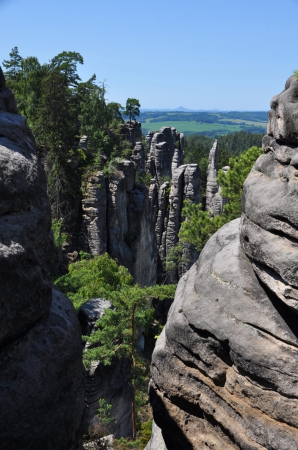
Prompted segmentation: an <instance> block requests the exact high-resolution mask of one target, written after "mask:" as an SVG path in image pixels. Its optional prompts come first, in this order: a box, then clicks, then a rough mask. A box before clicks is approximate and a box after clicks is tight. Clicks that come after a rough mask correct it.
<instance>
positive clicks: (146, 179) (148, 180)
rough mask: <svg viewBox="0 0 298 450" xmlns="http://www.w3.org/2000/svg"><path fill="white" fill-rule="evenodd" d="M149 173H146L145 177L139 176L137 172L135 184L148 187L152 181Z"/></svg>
mask: <svg viewBox="0 0 298 450" xmlns="http://www.w3.org/2000/svg"><path fill="white" fill-rule="evenodd" d="M152 178H153V177H152V175H151V173H146V175H141V174H140V173H139V172H138V171H137V172H136V183H142V184H145V186H149V185H150V183H151V180H152Z"/></svg>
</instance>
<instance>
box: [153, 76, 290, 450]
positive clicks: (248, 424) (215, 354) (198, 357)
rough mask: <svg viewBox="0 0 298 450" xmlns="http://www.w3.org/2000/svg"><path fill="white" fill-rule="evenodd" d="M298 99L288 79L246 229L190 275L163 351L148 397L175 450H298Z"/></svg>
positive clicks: (214, 242)
mask: <svg viewBox="0 0 298 450" xmlns="http://www.w3.org/2000/svg"><path fill="white" fill-rule="evenodd" d="M297 95H298V82H297V80H296V79H295V77H291V78H290V79H289V80H288V81H287V84H286V89H285V91H283V92H282V94H280V95H279V96H276V97H274V98H273V100H272V103H271V107H272V110H271V111H270V113H269V125H268V135H267V136H265V138H264V140H263V150H264V154H263V155H262V156H261V157H260V158H259V159H258V160H257V162H256V163H255V165H254V167H253V169H252V171H251V173H250V175H249V176H248V178H247V180H246V182H245V185H244V195H243V215H242V218H241V221H240V219H237V220H234V221H233V222H230V223H229V224H226V225H225V226H224V227H222V228H221V229H220V230H219V231H218V232H217V233H216V234H215V235H213V236H212V238H211V239H210V240H209V241H208V243H207V244H206V246H205V248H204V249H203V251H202V253H201V255H200V258H199V260H198V262H197V263H196V264H194V265H193V267H192V268H191V269H190V270H189V271H188V272H187V273H186V274H185V275H184V276H183V277H182V279H181V280H180V282H179V285H178V288H177V292H176V296H175V300H174V303H173V305H172V307H171V310H170V312H169V317H168V322H167V324H166V326H165V328H164V331H163V332H162V334H161V336H160V338H159V339H158V341H157V344H156V349H155V351H154V354H153V359H152V379H151V382H150V398H151V403H152V406H153V411H154V419H155V421H156V423H157V425H158V426H159V427H160V428H161V429H162V434H163V438H164V440H165V444H166V447H167V448H170V449H171V450H181V449H183V450H187V449H206V450H207V449H209V448H212V449H214V450H215V449H216V450H227V449H243V450H244V449H245V450H248V449H250V450H261V449H271V450H297V442H298V415H297V408H298V392H297V383H298V375H297V374H298V371H297V368H298V327H297V317H296V314H295V313H296V312H297V301H298V296H297V287H298V277H297V257H296V252H297V242H298V241H297V237H298V235H297V227H298V221H297V217H298V215H297V211H296V210H297V204H296V203H297V202H296V200H297V192H298V191H297V190H298V181H297V176H296V172H297V162H296V161H298V158H297V155H298V146H297V142H298V108H297V103H296V101H297ZM260 193H261V194H260Z"/></svg>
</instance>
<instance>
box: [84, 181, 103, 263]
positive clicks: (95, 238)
mask: <svg viewBox="0 0 298 450" xmlns="http://www.w3.org/2000/svg"><path fill="white" fill-rule="evenodd" d="M82 210H83V220H84V225H85V227H86V231H87V240H88V246H89V251H90V253H91V254H92V255H93V256H94V255H102V254H104V253H105V252H106V251H107V186H106V179H105V177H104V174H103V172H97V173H95V174H93V175H92V176H91V177H90V179H89V180H88V183H87V188H86V193H85V195H84V199H83V201H82Z"/></svg>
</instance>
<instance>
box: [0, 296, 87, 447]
mask: <svg viewBox="0 0 298 450" xmlns="http://www.w3.org/2000/svg"><path fill="white" fill-rule="evenodd" d="M84 384H85V383H84V369H83V365H82V347H81V335H80V329H79V322H78V320H77V317H76V312H75V310H74V308H73V306H72V305H71V303H70V301H69V300H68V298H66V297H65V296H64V295H63V294H61V292H58V291H56V290H55V289H53V297H52V303H51V308H50V312H49V314H48V315H47V316H45V317H43V318H42V319H40V320H39V321H38V322H35V323H33V324H32V326H31V327H30V328H29V329H28V330H26V331H25V332H24V333H22V334H21V335H20V336H19V337H16V338H15V339H13V340H12V341H10V342H9V343H7V344H6V345H5V346H2V348H1V358H0V389H1V400H0V403H1V408H0V434H1V448H3V449H22V450H40V449H41V448H42V449H45V450H52V449H54V448H55V449H56V448H59V449H61V450H70V449H71V450H79V448H80V443H81V440H82V434H83V429H82V425H83V420H82V419H83V413H84Z"/></svg>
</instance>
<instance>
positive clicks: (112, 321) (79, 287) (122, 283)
mask: <svg viewBox="0 0 298 450" xmlns="http://www.w3.org/2000/svg"><path fill="white" fill-rule="evenodd" d="M56 285H57V286H58V287H59V289H61V290H62V291H63V292H65V293H66V294H67V296H68V297H69V298H70V299H71V300H72V301H73V303H74V305H75V306H76V307H77V308H78V307H80V306H81V304H82V303H83V302H84V301H86V299H89V298H96V297H105V298H107V299H108V300H110V301H111V302H112V304H113V309H107V310H106V311H105V314H104V315H103V316H102V317H101V318H100V320H99V321H98V323H97V324H96V329H95V331H93V333H92V334H91V336H85V339H86V340H87V341H88V344H89V346H88V349H87V350H86V351H85V353H84V362H85V364H86V365H87V366H88V365H89V364H90V363H91V361H98V360H99V361H102V362H103V363H104V364H106V365H109V364H111V362H112V359H113V358H114V357H119V358H120V357H125V358H128V359H129V361H130V364H131V379H130V387H131V392H132V400H131V402H132V403H131V406H132V424H133V438H134V439H135V437H136V383H137V381H138V378H139V371H140V370H141V369H140V364H138V360H139V359H140V358H139V356H138V354H137V352H136V346H137V341H138V335H139V332H140V330H142V329H143V330H144V332H145V333H146V331H148V328H149V327H150V325H151V323H152V321H153V315H154V309H153V308H152V307H151V303H150V299H151V298H157V299H160V300H163V299H165V298H172V297H173V296H174V292H175V288H176V286H175V285H162V286H158V285H157V286H154V287H145V288H141V287H140V286H138V285H134V284H133V279H132V277H131V275H130V274H129V272H128V269H126V268H125V267H123V266H118V265H117V263H116V262H115V261H114V260H113V259H112V258H110V257H109V256H108V254H105V255H103V256H96V257H94V258H93V259H91V260H83V261H80V262H77V263H74V264H72V265H71V266H70V268H69V273H68V274H67V275H64V276H63V277H61V278H59V279H58V280H56Z"/></svg>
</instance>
